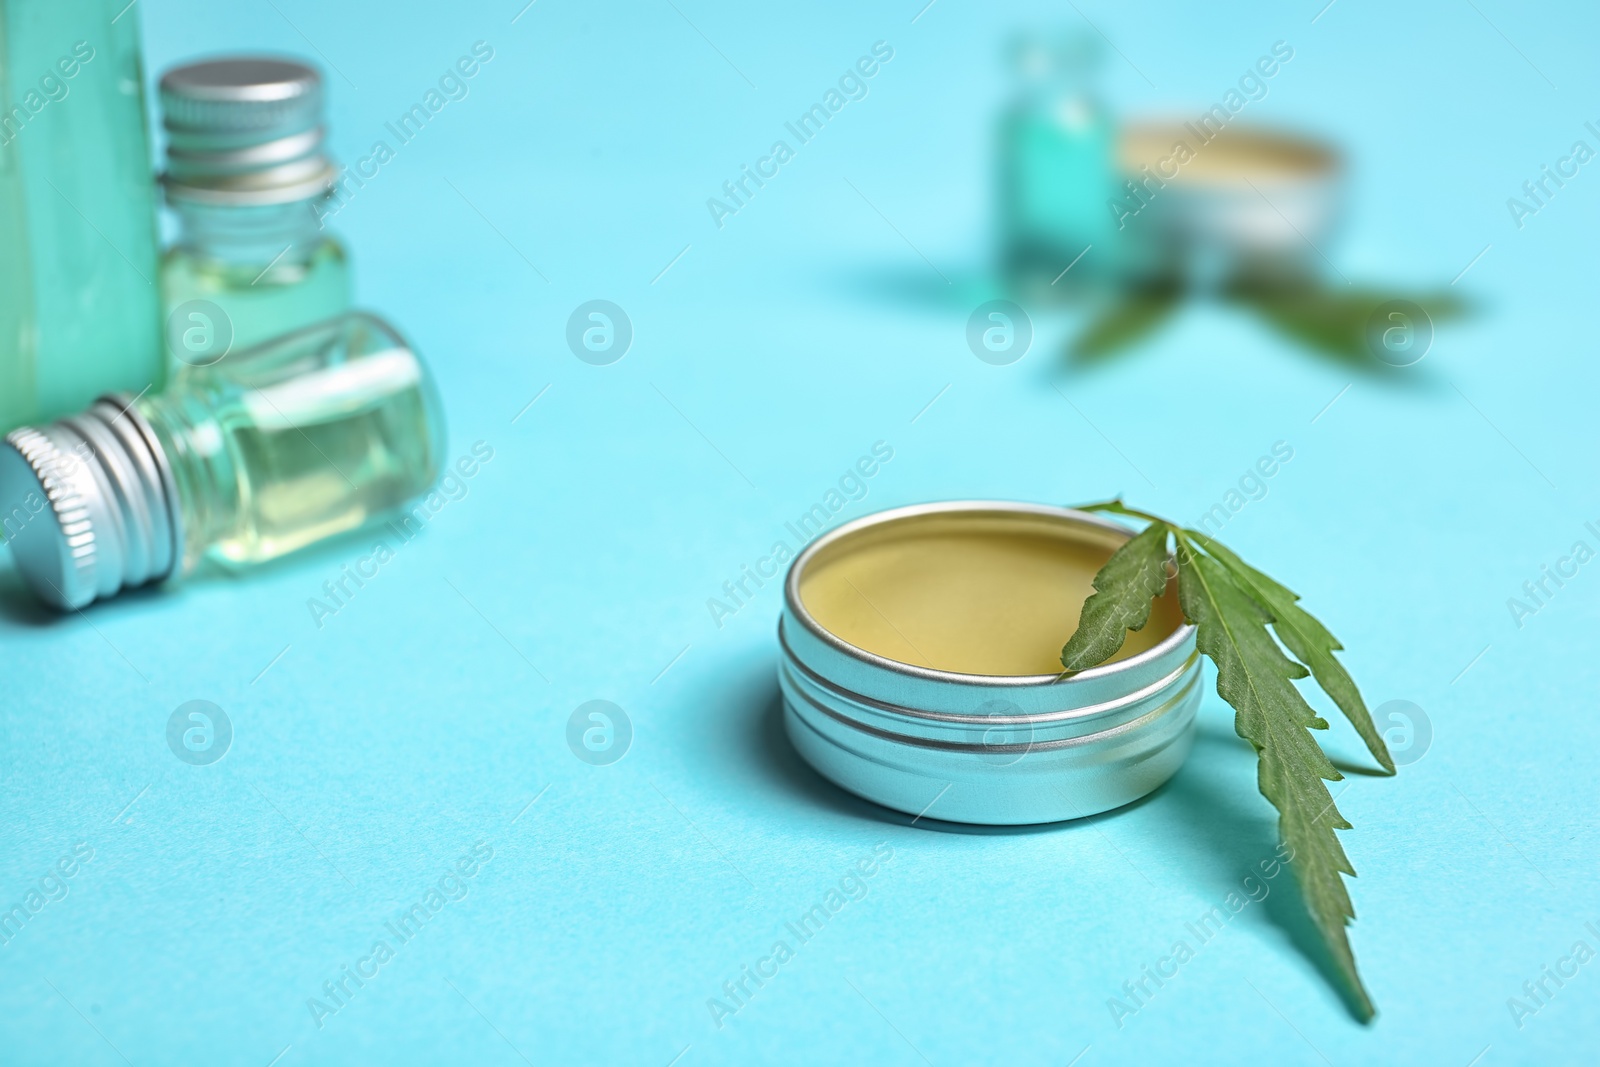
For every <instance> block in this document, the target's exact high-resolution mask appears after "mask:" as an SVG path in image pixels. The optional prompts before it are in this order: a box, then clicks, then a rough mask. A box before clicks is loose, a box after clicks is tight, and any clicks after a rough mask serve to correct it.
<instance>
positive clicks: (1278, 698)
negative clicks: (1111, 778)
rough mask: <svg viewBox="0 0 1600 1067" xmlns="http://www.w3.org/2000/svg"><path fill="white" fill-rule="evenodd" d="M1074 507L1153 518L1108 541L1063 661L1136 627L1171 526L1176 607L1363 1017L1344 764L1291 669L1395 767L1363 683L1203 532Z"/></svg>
mask: <svg viewBox="0 0 1600 1067" xmlns="http://www.w3.org/2000/svg"><path fill="white" fill-rule="evenodd" d="M1080 510H1083V511H1102V512H1113V513H1116V514H1120V515H1129V516H1132V517H1135V518H1139V519H1144V520H1145V521H1147V522H1148V523H1149V525H1148V526H1147V527H1145V529H1144V530H1143V531H1141V532H1140V533H1139V534H1137V535H1136V536H1134V537H1132V538H1130V539H1129V540H1128V541H1127V543H1125V544H1124V545H1123V546H1122V547H1121V548H1119V549H1118V550H1117V551H1116V552H1114V553H1112V556H1111V558H1110V559H1109V560H1107V561H1106V563H1105V565H1104V566H1102V567H1101V569H1100V572H1099V573H1098V574H1097V575H1096V576H1095V581H1094V585H1095V590H1096V591H1095V593H1094V595H1093V596H1091V597H1089V598H1088V599H1087V600H1086V601H1085V602H1084V606H1083V613H1082V615H1081V616H1080V618H1079V622H1078V630H1077V632H1076V633H1074V634H1073V635H1072V637H1071V639H1069V640H1068V642H1067V644H1066V647H1065V648H1063V649H1062V652H1061V662H1062V666H1063V667H1065V668H1066V670H1068V671H1069V672H1070V671H1078V670H1083V669H1085V668H1087V667H1091V666H1094V665H1095V664H1097V663H1103V662H1105V660H1106V659H1108V658H1109V657H1110V656H1112V655H1115V654H1116V652H1117V650H1118V649H1120V648H1121V647H1122V644H1123V641H1124V640H1125V639H1126V636H1127V634H1126V632H1123V633H1121V634H1118V633H1115V632H1114V631H1115V627H1116V626H1117V625H1119V624H1124V623H1125V624H1126V625H1127V628H1128V629H1135V630H1136V629H1138V628H1140V627H1142V626H1143V625H1144V624H1145V622H1146V620H1147V619H1148V618H1149V612H1150V602H1151V600H1152V599H1153V598H1154V597H1155V596H1158V595H1160V594H1161V593H1162V592H1163V591H1164V590H1165V588H1166V564H1167V559H1168V552H1167V537H1168V535H1169V534H1170V535H1171V536H1172V538H1173V540H1174V542H1175V554H1176V557H1177V565H1178V602H1179V604H1180V606H1181V607H1182V609H1183V614H1184V617H1185V618H1186V619H1188V621H1189V622H1190V623H1192V624H1193V625H1194V626H1195V627H1196V628H1197V629H1198V631H1199V632H1198V636H1197V644H1198V646H1199V649H1200V651H1201V652H1202V653H1204V654H1205V655H1206V656H1208V657H1210V659H1211V661H1212V662H1213V663H1215V664H1216V667H1217V694H1218V695H1219V696H1221V697H1222V699H1224V700H1226V701H1227V702H1228V703H1229V704H1230V705H1231V706H1232V707H1233V709H1234V712H1235V715H1234V730H1235V731H1236V732H1237V733H1238V734H1239V736H1240V737H1242V738H1244V739H1245V740H1246V741H1248V742H1250V745H1251V747H1253V748H1254V749H1255V750H1256V756H1257V761H1258V763H1257V784H1258V786H1259V788H1260V790H1261V795H1262V796H1264V797H1266V798H1267V800H1268V801H1270V802H1271V804H1272V806H1273V807H1275V808H1277V809H1278V831H1279V833H1280V835H1281V836H1282V838H1283V840H1284V841H1285V842H1286V843H1287V844H1288V845H1289V846H1290V848H1291V849H1292V850H1293V854H1294V861H1293V863H1292V864H1291V865H1292V866H1293V867H1294V869H1295V874H1296V876H1297V878H1298V880H1299V882H1300V887H1301V891H1302V893H1303V894H1304V896H1305V901H1306V906H1307V910H1308V911H1309V912H1310V914H1311V919H1312V921H1313V922H1314V923H1315V924H1316V927H1317V930H1318V932H1319V933H1321V935H1322V940H1323V943H1324V944H1325V945H1326V946H1327V949H1328V952H1329V955H1330V957H1331V958H1332V961H1333V964H1334V967H1335V969H1336V971H1337V972H1338V974H1339V976H1340V978H1341V979H1342V981H1343V982H1344V984H1345V985H1346V986H1347V991H1348V993H1349V995H1350V998H1351V1002H1352V1006H1353V1007H1354V1008H1355V1009H1356V1011H1357V1013H1358V1014H1359V1015H1360V1017H1361V1018H1362V1019H1363V1020H1366V1019H1370V1018H1371V1017H1372V1016H1373V1015H1374V1014H1375V1009H1374V1008H1373V1005H1372V1000H1371V998H1370V997H1369V996H1368V995H1367V991H1366V988H1365V987H1364V986H1363V985H1362V983H1361V976H1360V974H1359V973H1358V972H1357V970H1356V961H1355V955H1354V953H1353V952H1352V951H1351V949H1350V941H1349V938H1348V936H1347V934H1346V929H1345V927H1346V925H1347V924H1348V923H1349V922H1350V921H1351V920H1352V919H1354V918H1355V909H1354V907H1353V906H1352V905H1351V902H1350V894H1349V892H1348V891H1347V890H1346V888H1345V884H1344V880H1343V878H1342V877H1341V875H1350V876H1352V877H1354V876H1355V873H1356V872H1355V868H1354V867H1353V866H1351V863H1350V859H1349V857H1348V856H1346V855H1345V852H1344V848H1343V846H1341V845H1340V844H1339V839H1338V837H1337V836H1336V835H1335V831H1336V830H1348V829H1350V824H1349V823H1348V822H1346V821H1345V819H1344V816H1342V815H1340V814H1339V811H1338V809H1337V808H1335V807H1334V798H1333V796H1332V795H1331V794H1330V793H1329V792H1328V787H1327V785H1326V783H1327V782H1336V781H1340V780H1341V779H1342V778H1343V777H1344V776H1343V775H1342V774H1340V773H1339V771H1338V770H1337V769H1336V768H1335V767H1334V766H1333V764H1332V763H1331V762H1330V761H1329V760H1328V757H1327V756H1326V755H1325V754H1324V753H1323V751H1322V749H1321V747H1320V746H1319V745H1318V744H1317V742H1316V739H1315V738H1314V737H1313V736H1312V734H1311V731H1312V730H1326V729H1327V728H1328V723H1327V720H1325V719H1323V718H1322V717H1321V716H1319V715H1318V714H1317V713H1316V712H1315V711H1314V710H1312V708H1311V705H1310V704H1308V703H1306V700H1305V697H1304V696H1302V695H1301V693H1300V690H1299V689H1298V688H1297V687H1296V685H1295V682H1296V681H1297V680H1298V679H1301V678H1305V677H1307V676H1311V677H1313V678H1314V679H1315V680H1316V682H1317V683H1318V684H1319V685H1320V686H1321V687H1322V689H1323V690H1324V691H1325V692H1326V693H1327V694H1328V696H1329V697H1330V698H1331V699H1332V700H1333V702H1334V703H1335V704H1336V705H1338V707H1339V709H1340V710H1341V711H1343V712H1344V714H1345V716H1346V717H1347V718H1348V719H1349V720H1350V722H1351V724H1352V725H1353V726H1354V727H1355V728H1356V730H1357V732H1358V733H1360V734H1361V737H1362V740H1364V741H1365V742H1366V744H1367V748H1368V749H1369V750H1370V751H1371V752H1372V755H1373V757H1374V758H1375V759H1377V761H1378V762H1379V763H1380V764H1382V765H1383V767H1384V769H1385V770H1387V771H1389V773H1391V774H1392V773H1394V761H1393V759H1392V758H1391V757H1390V756H1389V751H1388V749H1387V748H1386V747H1385V745H1384V743H1383V738H1382V737H1381V736H1380V735H1379V734H1378V731H1377V729H1376V727H1374V726H1373V723H1372V718H1371V716H1370V715H1369V714H1368V713H1367V708H1366V704H1365V703H1364V702H1363V701H1362V699H1361V694H1360V691H1359V690H1357V688H1356V685H1355V682H1354V681H1352V680H1351V678H1350V675H1349V674H1348V672H1346V671H1345V669H1344V667H1343V666H1341V665H1340V664H1339V662H1338V661H1337V660H1336V659H1334V656H1333V653H1334V652H1335V651H1337V650H1338V649H1340V648H1341V647H1342V646H1341V645H1340V644H1339V642H1338V641H1337V639H1335V638H1334V636H1333V635H1332V634H1331V633H1329V632H1328V630H1327V628H1326V627H1324V626H1323V625H1322V624H1321V623H1320V622H1318V621H1317V620H1316V619H1315V618H1313V617H1312V616H1311V615H1310V614H1308V613H1307V612H1306V611H1305V609H1303V608H1301V607H1300V606H1299V603H1298V600H1299V598H1298V597H1297V596H1296V595H1295V594H1294V593H1293V592H1291V591H1289V590H1288V589H1287V588H1285V587H1284V586H1282V585H1280V584H1278V583H1277V582H1276V581H1274V580H1273V579H1271V578H1269V577H1267V576H1266V575H1265V574H1262V573H1261V572H1260V571H1258V570H1256V569H1255V568H1253V567H1251V566H1249V565H1248V564H1246V563H1245V562H1244V561H1243V560H1241V559H1240V558H1239V557H1238V556H1237V555H1235V554H1234V553H1233V552H1231V551H1230V550H1229V549H1227V548H1226V547H1224V546H1223V545H1221V544H1220V543H1218V542H1217V541H1214V540H1212V539H1211V538H1209V537H1207V536H1206V535H1204V534H1202V533H1199V532H1198V531H1195V530H1189V529H1185V528H1183V527H1180V526H1175V525H1173V524H1171V523H1168V522H1167V521H1166V520H1164V519H1161V518H1158V517H1157V516H1154V515H1150V514H1147V513H1145V512H1141V511H1135V510H1133V509H1131V508H1127V507H1124V506H1123V504H1122V502H1121V501H1120V500H1111V501H1106V502H1104V503H1099V504H1089V505H1086V506H1084V507H1082V508H1081V509H1080ZM1152 531H1153V532H1152ZM1157 576H1159V578H1160V581H1159V582H1158V581H1157V580H1156V579H1157ZM1269 625H1270V626H1271V627H1272V630H1271V631H1269V630H1268V626H1269ZM1274 633H1276V635H1277V638H1276V639H1274V637H1273V634H1274ZM1279 641H1281V642H1282V643H1283V646H1285V647H1287V648H1288V653H1286V652H1285V651H1284V648H1283V647H1280V645H1279ZM1289 653H1292V654H1293V656H1294V657H1295V658H1291V656H1290V655H1289Z"/></svg>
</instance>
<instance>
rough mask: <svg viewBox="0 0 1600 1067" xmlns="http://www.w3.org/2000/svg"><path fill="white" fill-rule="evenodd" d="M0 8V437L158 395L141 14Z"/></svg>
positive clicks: (108, 2) (113, 2)
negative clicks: (108, 398)
mask: <svg viewBox="0 0 1600 1067" xmlns="http://www.w3.org/2000/svg"><path fill="white" fill-rule="evenodd" d="M125 5H126V0H0V433H3V432H5V431H6V430H9V429H11V428H12V427H13V426H17V425H19V424H21V423H23V422H28V421H32V420H36V419H52V418H55V417H56V416H58V415H64V414H66V413H68V412H71V411H77V410H79V409H80V408H82V407H83V406H84V405H86V404H88V403H89V402H90V401H91V400H93V399H94V398H95V397H96V396H98V395H100V394H101V393H106V392H111V391H115V390H122V389H126V390H128V391H129V392H135V393H136V392H139V391H140V390H144V389H159V388H160V387H161V384H162V381H163V377H164V373H165V366H166V364H165V358H164V356H163V353H162V350H161V318H160V314H161V312H160V299H159V296H158V294H157V290H156V218H155V182H154V178H153V177H152V175H151V169H150V141H149V134H148V130H147V128H146V124H145V108H144V90H143V86H144V68H143V63H142V61H141V60H140V54H139V13H138V11H137V10H132V11H124V10H123V8H124V7H125Z"/></svg>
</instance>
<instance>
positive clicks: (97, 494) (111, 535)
mask: <svg viewBox="0 0 1600 1067" xmlns="http://www.w3.org/2000/svg"><path fill="white" fill-rule="evenodd" d="M131 405H132V401H131V400H130V398H128V397H127V396H107V397H101V398H100V399H99V400H97V401H95V403H94V405H93V406H92V407H90V408H89V410H88V411H85V412H84V413H83V414H81V415H75V416H73V417H72V418H67V419H61V420H58V421H56V422H53V423H50V424H49V425H48V426H43V427H39V428H35V427H32V426H24V427H22V428H21V429H18V430H13V431H12V432H11V433H9V434H7V435H6V438H5V442H4V443H3V444H0V527H3V530H4V534H5V539H6V541H7V543H9V544H10V546H11V553H12V557H13V559H14V560H15V562H16V567H17V570H18V571H19V572H20V573H21V575H22V578H23V580H24V581H25V582H27V583H28V585H29V587H31V588H32V589H33V591H34V592H35V593H37V594H38V596H39V597H40V599H42V600H44V601H45V602H46V603H48V604H50V605H52V606H54V607H57V608H60V609H62V610H67V609H76V608H81V607H84V606H85V605H87V604H89V603H91V602H92V601H94V600H95V599H96V598H99V597H109V596H112V595H114V594H116V593H117V592H118V591H119V590H121V589H123V588H124V587H132V586H136V585H143V584H144V583H146V582H151V581H159V580H161V579H163V578H165V577H167V576H168V575H169V574H171V573H172V571H173V569H174V568H175V567H176V566H177V564H178V561H179V560H181V559H182V558H183V540H184V531H183V518H182V515H181V513H180V511H179V509H178V493H177V486H176V485H175V484H174V482H173V478H172V469H171V467H170V465H169V464H168V462H167V457H166V453H165V452H163V451H162V449H161V445H160V442H159V441H158V440H157V439H156V436H155V433H154V432H153V431H152V430H151V429H150V424H149V423H148V422H146V421H145V419H144V417H143V416H142V415H140V414H139V413H138V411H136V410H134V408H133V407H132V406H131Z"/></svg>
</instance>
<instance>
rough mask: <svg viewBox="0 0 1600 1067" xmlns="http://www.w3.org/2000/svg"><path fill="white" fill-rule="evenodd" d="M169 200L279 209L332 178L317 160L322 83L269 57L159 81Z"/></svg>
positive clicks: (207, 66)
mask: <svg viewBox="0 0 1600 1067" xmlns="http://www.w3.org/2000/svg"><path fill="white" fill-rule="evenodd" d="M161 111H162V118H163V121H162V125H163V126H165V127H166V131H167V173H166V175H165V177H164V180H165V182H166V186H167V195H168V196H170V197H175V198H180V199H190V200H200V201H205V202H209V203H217V204H239V205H253V204H281V203H287V202H289V201H292V200H302V199H306V198H308V197H312V196H316V195H317V194H318V193H320V192H323V191H324V190H326V189H327V188H328V187H329V186H330V185H331V184H332V182H333V180H334V178H335V177H336V174H335V169H334V166H333V164H332V163H331V162H330V161H329V160H328V158H327V157H326V156H324V155H323V154H322V140H323V127H322V76H321V75H320V74H318V73H317V71H316V70H315V69H314V68H312V67H309V66H307V65H305V64H304V63H298V62H295V61H293V60H288V59H276V58H273V57H270V56H228V57H222V58H217V59H208V60H205V61H204V62H200V63H190V64H187V65H185V66H182V67H174V68H173V69H171V70H169V71H167V72H166V73H165V74H163V75H162V76H161Z"/></svg>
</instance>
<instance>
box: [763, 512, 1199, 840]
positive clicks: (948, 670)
mask: <svg viewBox="0 0 1600 1067" xmlns="http://www.w3.org/2000/svg"><path fill="white" fill-rule="evenodd" d="M1132 534H1133V531H1131V530H1129V529H1128V528H1127V527H1124V526H1121V525H1119V524H1117V523H1114V522H1110V521H1107V520H1105V519H1102V518H1100V517H1098V516H1095V515H1090V514H1087V513H1085V512H1080V511H1072V510H1070V509H1067V508H1058V507H1049V506H1045V505H1038V504H1021V503H1009V502H1004V501H954V502H949V503H939V504H921V505H916V506H913V507H905V508H896V509H893V510H890V511H883V512H879V513H877V514H874V515H868V516H866V517H864V518H861V519H857V520H856V521H854V522H851V523H847V524H845V525H843V526H840V527H838V528H837V529H835V530H832V531H830V532H829V533H827V534H825V535H823V536H822V537H820V538H818V539H817V540H816V541H815V542H813V543H812V544H811V545H810V546H809V547H808V548H807V549H806V550H805V551H804V552H802V553H801V554H800V555H799V556H798V557H797V558H796V559H795V561H794V562H793V564H791V565H790V568H789V573H788V577H787V580H786V581H785V583H784V608H783V616H782V619H781V621H780V622H779V626H778V641H779V644H780V646H781V650H782V659H781V664H780V667H779V680H780V684H781V686H782V690H783V708H784V710H783V715H784V725H785V729H786V730H787V732H788V735H789V737H790V739H791V741H792V742H793V743H794V746H795V748H796V749H797V750H798V751H799V752H800V754H801V756H802V757H804V758H805V760H806V761H807V762H809V763H810V764H811V765H812V766H813V767H815V768H816V769H817V771H819V772H820V773H821V774H822V775H823V776H824V777H826V778H828V779H830V780H832V781H833V782H835V783H836V784H838V785H840V786H842V787H843V788H845V789H847V790H849V791H850V792H852V793H856V794H858V795H859V796H862V797H865V798H867V799H868V800H872V801H875V802H877V803H879V804H882V805H884V806H886V807H890V808H894V809H897V810H899V811H904V812H907V813H909V814H912V815H916V816H920V817H927V818H931V819H941V820H946V821H950V822H964V823H981V824H991V825H1018V824H1027V823H1043V822H1056V821H1060V820H1063V819H1074V818H1080V817H1083V816H1086V815H1093V814H1095V813H1097V812H1102V811H1107V810H1109V809H1111V808H1116V807H1120V806H1121V805H1123V804H1127V803H1129V802H1130V801H1133V800H1137V799H1138V798H1139V797H1142V796H1144V795H1145V794H1146V793H1149V792H1150V791H1151V790H1153V789H1155V788H1156V787H1157V786H1159V785H1161V784H1162V783H1163V782H1165V781H1166V780H1167V779H1168V778H1170V777H1171V776H1172V775H1173V773H1174V772H1176V771H1177V769H1178V767H1179V766H1180V765H1181V764H1182V763H1183V760H1184V758H1185V757H1186V756H1187V755H1188V753H1189V749H1190V748H1191V747H1192V744H1193V741H1194V727H1195V712H1196V709H1197V707H1198V706H1199V703H1200V695H1201V691H1200V658H1199V655H1198V653H1197V652H1196V649H1195V630H1194V627H1192V626H1190V625H1188V624H1187V623H1186V622H1184V620H1183V615H1182V612H1181V610H1180V609H1179V607H1178V603H1177V583H1176V581H1175V580H1169V581H1168V585H1167V590H1166V592H1165V593H1164V594H1163V595H1162V596H1161V597H1159V598H1157V599H1156V601H1155V604H1154V606H1153V609H1152V611H1151V616H1150V621H1149V622H1148V623H1147V624H1146V626H1145V627H1144V629H1143V630H1141V631H1138V632H1137V633H1131V634H1129V640H1128V643H1127V644H1126V645H1125V646H1124V647H1123V650H1122V652H1120V653H1119V654H1118V656H1117V657H1115V658H1113V659H1112V660H1111V661H1109V662H1107V663H1104V664H1102V665H1100V666H1098V667H1094V668H1091V669H1089V670H1085V671H1081V672H1079V673H1077V674H1075V675H1071V676H1068V677H1063V676H1062V674H1061V672H1060V670H1059V667H1058V666H1056V664H1058V663H1059V660H1058V659H1057V657H1058V656H1059V653H1060V651H1061V646H1062V645H1063V644H1064V643H1065V642H1066V639H1067V638H1068V637H1069V636H1070V635H1071V634H1072V632H1073V631H1074V630H1075V629H1076V627H1077V621H1078V613H1079V611H1080V609H1081V608H1082V605H1083V601H1084V599H1085V598H1087V597H1088V595H1089V594H1090V593H1091V592H1092V591H1093V587H1092V581H1093V577H1094V573H1095V572H1096V571H1097V570H1098V569H1099V567H1100V565H1101V564H1102V563H1104V562H1105V560H1106V559H1107V558H1108V557H1109V556H1110V555H1111V553H1112V552H1114V551H1115V550H1116V549H1117V547H1118V546H1119V545H1121V544H1122V543H1123V542H1124V541H1126V540H1127V539H1128V538H1129V537H1130V536H1132Z"/></svg>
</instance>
